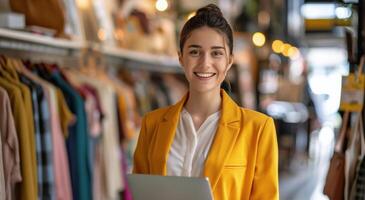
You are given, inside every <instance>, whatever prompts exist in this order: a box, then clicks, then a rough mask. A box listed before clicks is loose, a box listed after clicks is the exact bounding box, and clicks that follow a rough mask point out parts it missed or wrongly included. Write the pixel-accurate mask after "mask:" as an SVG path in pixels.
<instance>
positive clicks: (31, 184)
mask: <svg viewBox="0 0 365 200" xmlns="http://www.w3.org/2000/svg"><path fill="white" fill-rule="evenodd" d="M0 86H1V87H3V88H4V89H5V90H6V92H7V93H8V95H9V98H10V102H11V107H12V112H13V116H14V122H15V126H16V130H17V133H18V139H19V149H20V160H21V174H22V182H21V183H19V190H20V192H19V193H17V195H19V196H20V199H24V200H27V199H36V198H37V177H36V167H35V148H34V133H33V134H32V132H31V130H30V128H29V124H28V121H27V117H28V115H29V114H28V113H25V112H24V111H26V109H25V104H24V101H23V96H22V91H21V90H20V89H19V88H17V87H16V86H14V85H12V84H11V83H9V82H8V81H7V80H5V79H4V78H2V77H0ZM28 92H29V91H28ZM26 112H27V111H26ZM32 143H33V145H32ZM32 147H33V148H32Z"/></svg>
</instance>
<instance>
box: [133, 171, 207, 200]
mask: <svg viewBox="0 0 365 200" xmlns="http://www.w3.org/2000/svg"><path fill="white" fill-rule="evenodd" d="M127 180H128V186H129V187H130V188H131V191H132V197H133V200H187V199H189V200H213V197H212V196H213V195H212V192H211V189H210V184H209V180H208V178H193V177H181V176H156V175H142V174H128V175H127Z"/></svg>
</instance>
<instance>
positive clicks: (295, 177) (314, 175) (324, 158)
mask: <svg viewBox="0 0 365 200" xmlns="http://www.w3.org/2000/svg"><path fill="white" fill-rule="evenodd" d="M310 141H311V142H310V153H309V158H306V156H301V155H297V156H295V158H296V159H295V160H293V161H292V163H291V166H290V170H287V171H283V172H280V181H279V182H280V199H281V200H328V197H327V196H325V195H323V193H322V191H323V186H324V182H325V179H326V175H327V169H328V166H329V160H330V158H331V152H332V149H333V144H334V133H333V129H332V128H330V127H323V128H322V129H321V130H320V131H315V132H312V133H311V140H310Z"/></svg>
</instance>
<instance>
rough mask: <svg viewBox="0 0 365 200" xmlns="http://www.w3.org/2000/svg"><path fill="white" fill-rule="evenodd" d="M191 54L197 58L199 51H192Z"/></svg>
mask: <svg viewBox="0 0 365 200" xmlns="http://www.w3.org/2000/svg"><path fill="white" fill-rule="evenodd" d="M189 54H190V55H192V56H196V55H199V51H198V50H191V51H189Z"/></svg>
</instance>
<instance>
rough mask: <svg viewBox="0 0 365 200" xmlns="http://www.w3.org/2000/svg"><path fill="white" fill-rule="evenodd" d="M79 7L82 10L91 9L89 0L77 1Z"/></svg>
mask: <svg viewBox="0 0 365 200" xmlns="http://www.w3.org/2000/svg"><path fill="white" fill-rule="evenodd" d="M77 5H78V6H79V8H81V9H87V8H88V7H89V0H77Z"/></svg>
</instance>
